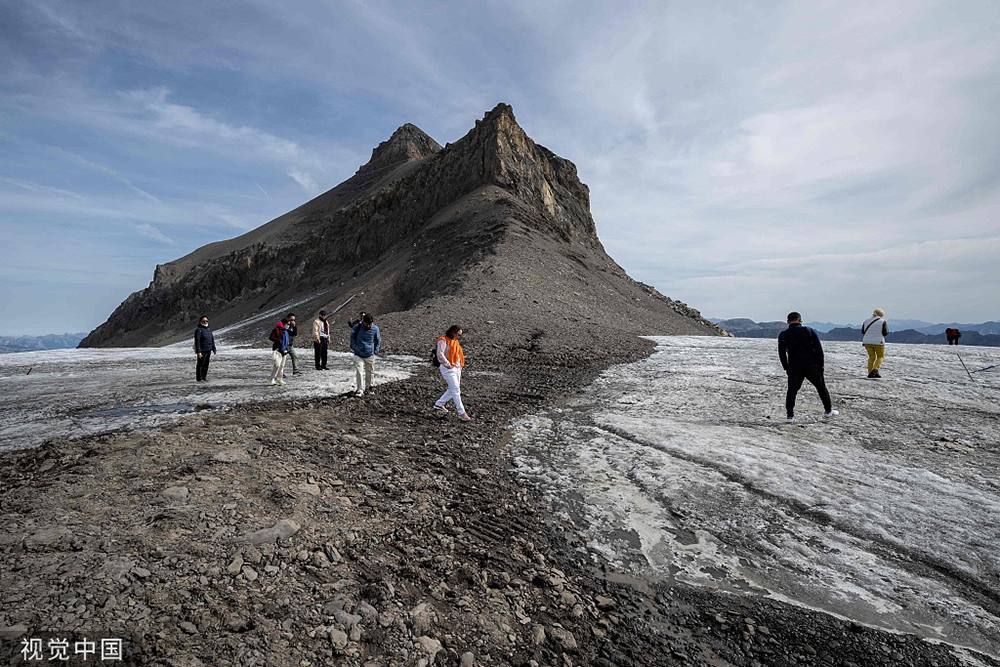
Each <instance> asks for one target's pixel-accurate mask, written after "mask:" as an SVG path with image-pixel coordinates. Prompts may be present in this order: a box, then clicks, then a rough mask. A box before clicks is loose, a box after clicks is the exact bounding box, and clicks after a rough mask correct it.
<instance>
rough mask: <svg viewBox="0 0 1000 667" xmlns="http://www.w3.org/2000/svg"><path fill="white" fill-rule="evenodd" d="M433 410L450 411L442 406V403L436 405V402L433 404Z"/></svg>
mask: <svg viewBox="0 0 1000 667" xmlns="http://www.w3.org/2000/svg"><path fill="white" fill-rule="evenodd" d="M434 410H435V412H444V413H445V414H447V413H449V412H451V410H449V409H448V408H446V407H444V406H443V405H436V404H435V406H434Z"/></svg>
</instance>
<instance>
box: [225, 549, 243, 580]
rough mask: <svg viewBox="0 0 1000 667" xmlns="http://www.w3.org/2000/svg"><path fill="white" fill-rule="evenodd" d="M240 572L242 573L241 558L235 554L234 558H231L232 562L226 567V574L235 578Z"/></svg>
mask: <svg viewBox="0 0 1000 667" xmlns="http://www.w3.org/2000/svg"><path fill="white" fill-rule="evenodd" d="M242 571H243V556H241V555H240V554H236V557H235V558H233V561H232V562H231V563H230V564H229V566H228V567H226V572H228V573H229V574H231V575H233V576H234V577H235V576H236V575H237V574H239V573H240V572H242Z"/></svg>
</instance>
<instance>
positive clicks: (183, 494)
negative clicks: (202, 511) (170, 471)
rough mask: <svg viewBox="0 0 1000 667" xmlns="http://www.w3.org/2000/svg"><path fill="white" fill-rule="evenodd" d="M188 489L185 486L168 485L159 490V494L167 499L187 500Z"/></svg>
mask: <svg viewBox="0 0 1000 667" xmlns="http://www.w3.org/2000/svg"><path fill="white" fill-rule="evenodd" d="M189 494H190V491H188V488H187V487H186V486H168V487H167V488H165V489H163V491H161V492H160V495H161V496H163V497H164V498H165V499H167V500H172V501H178V502H179V501H182V500H187V497H188V495H189Z"/></svg>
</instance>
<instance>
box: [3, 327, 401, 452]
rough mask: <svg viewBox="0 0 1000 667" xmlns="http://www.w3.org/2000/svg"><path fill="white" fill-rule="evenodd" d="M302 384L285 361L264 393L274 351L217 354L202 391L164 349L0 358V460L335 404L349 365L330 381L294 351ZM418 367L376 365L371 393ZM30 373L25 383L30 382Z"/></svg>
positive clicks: (177, 357)
mask: <svg viewBox="0 0 1000 667" xmlns="http://www.w3.org/2000/svg"><path fill="white" fill-rule="evenodd" d="M296 352H298V356H299V361H300V363H299V369H300V370H302V371H303V374H302V375H296V376H292V370H291V360H286V364H285V380H286V382H287V384H286V385H285V386H284V387H272V386H269V385H268V380H269V379H270V377H271V351H270V350H260V349H236V348H233V347H225V346H223V347H220V348H219V354H217V355H213V357H212V362H211V365H210V367H209V372H208V378H209V381H208V382H201V383H199V382H195V377H194V376H195V356H194V353H193V352H192V351H191V349H190V347H189V344H187V343H185V344H183V345H176V346H170V347H161V348H127V349H84V350H80V349H76V350H46V351H39V352H21V353H16V354H5V355H3V356H2V357H0V452H2V451H4V450H10V449H20V448H24V447H31V446H35V445H38V444H41V443H42V442H44V441H46V440H48V439H50V438H54V437H80V436H85V435H93V434H97V433H105V432H108V431H113V430H118V429H123V428H128V429H131V428H152V427H156V426H159V425H162V424H166V423H169V422H171V421H174V420H176V419H179V418H180V417H182V416H184V415H185V414H188V413H191V412H193V411H194V410H195V409H197V408H199V407H200V408H206V407H210V408H224V407H227V406H232V405H238V404H243V403H262V402H271V401H279V400H300V399H309V398H320V397H324V396H332V395H336V394H340V393H342V392H346V391H349V390H351V389H353V388H354V370H353V366H352V364H351V361H350V358H351V355H350V354H347V353H338V352H330V355H329V359H328V366H329V369H330V370H328V371H325V372H322V371H315V370H313V366H314V365H313V354H312V350H305V349H304V350H298V349H296ZM420 363H421V360H418V359H416V358H415V357H382V358H380V359H379V362H378V363H377V364H376V368H375V372H376V375H375V384H376V385H378V384H380V383H382V382H387V381H390V380H398V379H402V378H404V377H407V376H409V375H410V374H411V373H412V370H413V369H414V368H416V367H417V366H418V365H419V364H420ZM28 369H31V373H30V374H27V371H28Z"/></svg>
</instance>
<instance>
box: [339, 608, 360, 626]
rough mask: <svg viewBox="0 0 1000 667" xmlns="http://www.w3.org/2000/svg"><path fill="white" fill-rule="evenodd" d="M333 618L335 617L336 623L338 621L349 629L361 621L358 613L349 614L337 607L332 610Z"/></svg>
mask: <svg viewBox="0 0 1000 667" xmlns="http://www.w3.org/2000/svg"><path fill="white" fill-rule="evenodd" d="M333 618H334V619H336V621H337V623H340V625H341V626H343V627H344V628H347V629H350V628H353V627H354V626H355V625H357V624H358V623H360V622H361V616H360V615H358V614H349V613H347V612H346V611H344V610H343V609H337V610H335V611H334V612H333Z"/></svg>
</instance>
